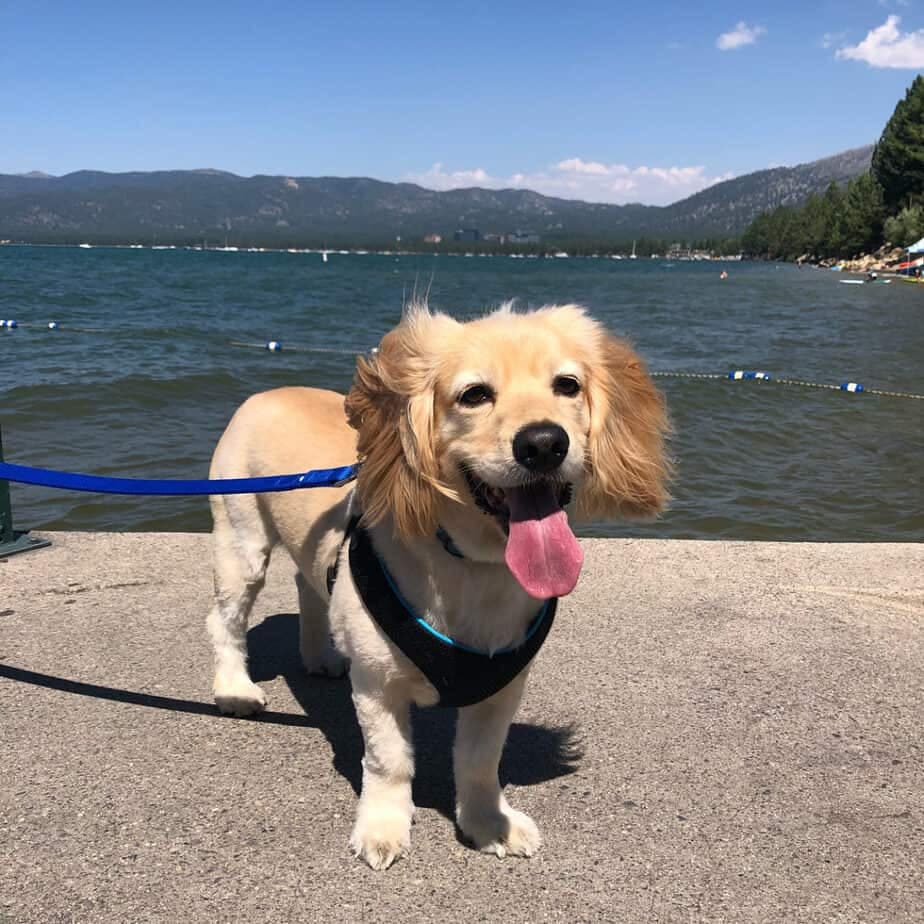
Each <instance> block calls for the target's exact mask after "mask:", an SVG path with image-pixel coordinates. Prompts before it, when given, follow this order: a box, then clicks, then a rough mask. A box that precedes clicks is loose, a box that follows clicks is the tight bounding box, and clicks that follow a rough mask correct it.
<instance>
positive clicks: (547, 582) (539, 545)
mask: <svg viewBox="0 0 924 924" xmlns="http://www.w3.org/2000/svg"><path fill="white" fill-rule="evenodd" d="M463 471H464V473H465V480H466V482H467V483H468V487H469V490H470V491H471V493H472V497H473V498H474V499H475V503H476V504H477V505H478V507H479V508H480V509H481V510H482V511H483V512H484V513H486V514H489V515H490V516H493V517H494V518H495V519H496V520H497V521H498V523H500V525H501V528H502V529H503V530H504V532H505V533H506V534H507V548H506V550H505V552H504V560H505V561H506V563H507V567H508V568H509V569H510V571H511V572H512V574H513V576H514V577H515V578H516V579H517V581H519V582H520V586H521V587H522V588H523V589H524V590H525V591H526V592H527V593H528V594H529V595H530V596H532V597H535V598H536V599H538V600H548V599H549V598H550V597H561V596H564V595H565V594H569V593H571V591H572V590H574V586H575V584H577V580H578V577H579V576H580V573H581V566H582V565H583V563H584V552H583V550H582V549H581V547H580V545H579V544H578V541H577V539H576V538H575V536H574V533H573V532H572V531H571V527H570V525H569V524H568V515H567V514H566V513H565V510H564V508H565V506H566V505H567V504H568V502H569V501H570V500H571V494H572V486H571V485H570V484H568V483H566V482H565V483H563V482H561V481H558V480H556V479H550V478H538V479H533V480H532V481H529V482H527V483H526V484H523V485H518V486H517V487H510V488H496V487H493V486H491V485H488V484H485V482H483V481H480V480H479V479H477V478H476V477H475V476H474V475H473V474H472V472H471V471H469V470H468V469H464V470H463Z"/></svg>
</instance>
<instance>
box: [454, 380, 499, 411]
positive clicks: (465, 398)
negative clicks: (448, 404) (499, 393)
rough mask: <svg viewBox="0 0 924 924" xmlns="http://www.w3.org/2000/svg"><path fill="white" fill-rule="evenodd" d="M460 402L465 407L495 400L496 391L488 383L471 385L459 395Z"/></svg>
mask: <svg viewBox="0 0 924 924" xmlns="http://www.w3.org/2000/svg"><path fill="white" fill-rule="evenodd" d="M458 400H459V404H461V405H463V406H464V407H478V405H479V404H484V403H485V402H487V401H493V400H494V392H493V391H492V390H491V389H490V387H488V386H487V385H469V387H468V388H466V389H465V391H463V392H462V394H460V395H459V399H458Z"/></svg>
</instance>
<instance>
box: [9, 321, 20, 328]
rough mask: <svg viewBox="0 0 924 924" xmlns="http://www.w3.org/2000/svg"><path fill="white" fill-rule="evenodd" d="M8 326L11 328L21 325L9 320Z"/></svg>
mask: <svg viewBox="0 0 924 924" xmlns="http://www.w3.org/2000/svg"><path fill="white" fill-rule="evenodd" d="M6 326H7V327H9V328H10V329H12V328H14V327H19V325H18V324H17V323H16V322H15V321H7V322H6Z"/></svg>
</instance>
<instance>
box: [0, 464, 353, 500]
mask: <svg viewBox="0 0 924 924" xmlns="http://www.w3.org/2000/svg"><path fill="white" fill-rule="evenodd" d="M358 471H359V466H358V465H342V466H340V467H339V468H321V469H316V470H314V471H310V472H302V473H301V474H294V475H269V476H267V477H263V478H201V479H197V480H188V481H186V480H169V479H153V478H110V477H108V476H106V475H81V474H78V473H77V472H56V471H52V470H51V469H47V468H30V467H29V466H28V465H13V464H12V463H11V462H0V481H15V482H17V483H18V484H34V485H41V486H42V487H46V488H61V489H63V490H65V491H93V492H96V493H98V494H141V495H148V496H164V497H181V496H187V495H192V496H195V495H209V494H264V493H267V492H271V491H297V490H298V489H300V488H339V487H341V486H342V485H345V484H349V483H350V482H351V481H353V479H354V478H356V473H357V472H358Z"/></svg>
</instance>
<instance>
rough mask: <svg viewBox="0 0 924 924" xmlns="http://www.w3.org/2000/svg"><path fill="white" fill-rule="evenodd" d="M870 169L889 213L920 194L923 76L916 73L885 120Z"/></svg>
mask: <svg viewBox="0 0 924 924" xmlns="http://www.w3.org/2000/svg"><path fill="white" fill-rule="evenodd" d="M872 169H873V176H874V177H875V178H876V179H877V180H878V181H879V185H880V186H881V187H882V197H883V203H884V204H885V207H886V209H887V210H888V211H889V212H890V213H893V214H894V213H895V212H896V211H898V209H899V208H901V206H903V205H909V204H911V200H912V199H914V200H919V199H920V198H921V196H922V195H924V77H922V76H921V75H920V74H919V75H918V76H917V77H915V78H914V83H912V84H911V86H910V87H909V88H908V92H907V93H905V98H904V99H903V100H899V103H898V105H897V106H896V107H895V112H893V113H892V118H891V119H889V121H888V122H887V123H886V127H885V129H883V132H882V137H881V138H880V139H879V143H878V144H877V145H876V148H875V150H874V151H873V167H872Z"/></svg>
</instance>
